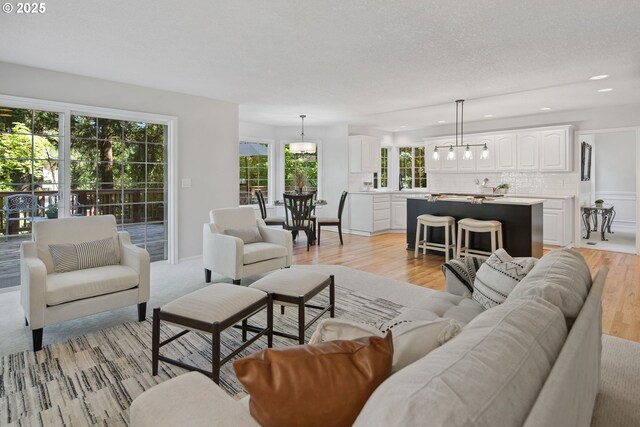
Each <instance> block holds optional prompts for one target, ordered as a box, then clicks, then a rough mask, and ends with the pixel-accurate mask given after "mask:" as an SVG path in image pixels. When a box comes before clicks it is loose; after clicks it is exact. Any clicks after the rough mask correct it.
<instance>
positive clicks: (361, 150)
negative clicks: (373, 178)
mask: <svg viewBox="0 0 640 427" xmlns="http://www.w3.org/2000/svg"><path fill="white" fill-rule="evenodd" d="M379 170H380V141H379V140H378V139H376V138H373V137H371V136H366V135H354V136H350V137H349V172H378V171H379Z"/></svg>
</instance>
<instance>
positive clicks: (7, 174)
mask: <svg viewBox="0 0 640 427" xmlns="http://www.w3.org/2000/svg"><path fill="white" fill-rule="evenodd" d="M65 121H66V122H67V123H68V126H69V129H70V135H67V136H65V135H64V132H63V130H64V129H65V127H66V126H65ZM69 124H70V125H69ZM167 189H168V186H167V126H166V125H161V124H154V123H146V122H139V121H127V120H114V119H110V118H105V117H98V116H93V115H83V114H72V113H66V114H65V113H62V112H51V111H40V110H34V109H21V108H11V107H4V106H2V105H1V104H0V207H1V209H2V210H1V211H0V288H6V287H11V286H17V285H19V284H20V263H19V259H20V243H21V242H23V241H25V240H31V230H32V227H33V223H34V222H37V221H47V220H50V219H54V218H57V217H58V216H60V217H65V216H89V215H107V214H111V215H114V216H115V217H116V220H117V223H118V227H119V229H121V230H124V231H127V232H129V234H130V235H131V240H132V242H133V243H134V244H136V245H138V246H140V247H142V248H145V249H147V251H148V252H149V254H150V256H151V260H152V261H158V260H165V259H167V257H168V217H167V213H168V195H167Z"/></svg>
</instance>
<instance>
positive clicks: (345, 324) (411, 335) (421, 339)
mask: <svg viewBox="0 0 640 427" xmlns="http://www.w3.org/2000/svg"><path fill="white" fill-rule="evenodd" d="M460 329H461V328H460V325H459V324H458V322H456V321H455V320H453V319H437V320H429V321H423V320H420V321H400V322H397V323H393V321H391V322H389V323H388V324H386V325H384V326H383V327H382V328H381V329H379V328H377V327H376V326H374V325H371V324H368V323H359V322H354V321H350V320H345V319H325V320H323V321H322V322H320V324H318V327H317V328H316V330H315V332H314V333H313V335H312V336H311V339H310V340H309V344H317V343H321V342H327V341H334V340H354V339H357V338H362V337H366V336H376V337H384V336H385V334H386V332H387V331H388V330H391V332H392V333H393V365H392V368H391V370H392V372H397V371H399V370H400V369H402V368H404V367H405V366H407V365H410V364H411V363H413V362H415V361H416V360H418V359H421V358H422V357H424V356H425V355H427V354H428V353H429V352H430V351H432V350H434V349H436V348H438V347H440V346H441V345H442V344H444V343H445V342H447V341H449V340H450V339H451V338H453V337H455V336H456V335H458V333H459V332H460Z"/></svg>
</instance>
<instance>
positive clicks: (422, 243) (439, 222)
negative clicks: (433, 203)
mask: <svg viewBox="0 0 640 427" xmlns="http://www.w3.org/2000/svg"><path fill="white" fill-rule="evenodd" d="M429 227H444V244H442V243H435V242H430V241H429V239H428V234H429V233H428V231H429ZM421 228H422V230H423V233H424V234H423V238H422V239H420V230H421ZM449 230H451V235H450V234H449ZM455 242H456V220H455V218H453V217H451V216H435V215H427V214H424V215H420V216H418V223H417V225H416V244H415V251H414V255H413V256H414V257H415V258H417V257H418V251H419V250H420V249H422V251H423V254H425V255H426V254H427V249H429V250H432V251H440V252H444V258H445V261H449V251H452V253H453V254H454V255H455V253H456V243H455Z"/></svg>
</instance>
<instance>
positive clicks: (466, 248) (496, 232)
mask: <svg viewBox="0 0 640 427" xmlns="http://www.w3.org/2000/svg"><path fill="white" fill-rule="evenodd" d="M463 232H464V244H463V241H462V233H463ZM470 233H491V252H487V251H484V250H480V249H478V248H471V247H470ZM456 246H457V250H458V252H457V254H456V257H457V258H460V257H461V256H465V257H467V256H469V255H480V256H490V255H491V254H492V253H493V252H495V251H496V249H498V248H502V223H501V222H500V221H482V220H478V219H473V218H464V219H461V220H460V221H458V242H457V245H456Z"/></svg>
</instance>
